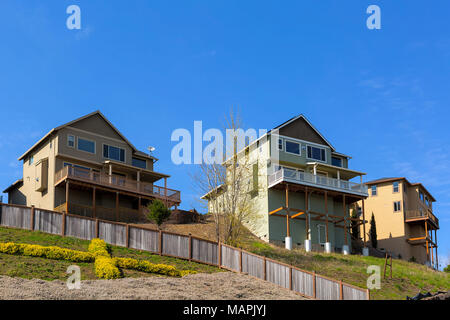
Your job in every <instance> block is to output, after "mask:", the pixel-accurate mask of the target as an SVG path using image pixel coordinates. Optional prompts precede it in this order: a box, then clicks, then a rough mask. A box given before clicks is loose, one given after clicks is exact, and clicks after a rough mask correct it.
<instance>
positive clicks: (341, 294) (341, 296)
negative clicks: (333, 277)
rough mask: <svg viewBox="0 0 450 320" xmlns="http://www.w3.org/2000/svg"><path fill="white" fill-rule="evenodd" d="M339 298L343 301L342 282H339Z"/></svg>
mask: <svg viewBox="0 0 450 320" xmlns="http://www.w3.org/2000/svg"><path fill="white" fill-rule="evenodd" d="M339 298H340V299H341V300H344V286H343V285H342V280H341V281H339Z"/></svg>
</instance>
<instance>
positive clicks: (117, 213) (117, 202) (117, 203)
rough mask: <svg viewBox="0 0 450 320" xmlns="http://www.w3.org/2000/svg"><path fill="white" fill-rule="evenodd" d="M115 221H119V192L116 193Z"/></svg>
mask: <svg viewBox="0 0 450 320" xmlns="http://www.w3.org/2000/svg"><path fill="white" fill-rule="evenodd" d="M116 221H119V192H116Z"/></svg>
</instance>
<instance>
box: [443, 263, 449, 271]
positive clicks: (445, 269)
mask: <svg viewBox="0 0 450 320" xmlns="http://www.w3.org/2000/svg"><path fill="white" fill-rule="evenodd" d="M444 272H447V273H450V264H449V265H447V266H446V267H445V268H444Z"/></svg>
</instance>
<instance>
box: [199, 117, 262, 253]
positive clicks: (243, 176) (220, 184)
mask: <svg viewBox="0 0 450 320" xmlns="http://www.w3.org/2000/svg"><path fill="white" fill-rule="evenodd" d="M226 123H227V135H229V134H231V135H232V145H231V146H229V145H226V146H222V154H223V158H222V161H220V162H217V161H216V162H214V163H205V162H202V164H201V165H199V172H198V173H197V174H196V175H195V176H194V180H195V182H196V184H197V186H198V187H199V189H200V191H201V192H202V193H203V194H204V196H203V197H202V198H203V200H206V201H207V202H208V205H207V207H208V213H209V214H211V215H212V217H213V219H214V223H215V227H216V237H217V240H218V241H219V240H220V241H224V242H225V243H227V244H230V245H237V243H238V242H239V239H240V237H241V235H242V232H243V231H244V224H245V223H252V222H255V221H256V220H257V219H258V210H257V207H256V205H255V201H254V198H255V197H256V196H257V195H258V192H259V188H260V187H259V183H258V181H259V179H258V175H259V174H258V163H257V161H256V163H255V161H254V160H253V161H252V160H251V159H250V147H249V146H248V145H246V143H245V141H244V142H242V141H239V139H244V140H245V139H246V137H245V135H244V137H242V135H239V134H238V133H237V132H242V131H243V130H242V127H241V124H242V123H241V119H240V117H239V116H238V115H235V114H234V113H233V112H232V111H231V112H230V116H229V118H227V122H226ZM240 146H243V148H242V149H240ZM227 148H228V150H227ZM230 148H231V150H229V149H230ZM227 154H228V157H227Z"/></svg>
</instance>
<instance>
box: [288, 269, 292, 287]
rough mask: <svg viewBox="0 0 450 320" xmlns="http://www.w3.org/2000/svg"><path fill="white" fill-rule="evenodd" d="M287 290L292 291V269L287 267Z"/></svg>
mask: <svg viewBox="0 0 450 320" xmlns="http://www.w3.org/2000/svg"><path fill="white" fill-rule="evenodd" d="M289 290H292V267H289Z"/></svg>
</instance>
